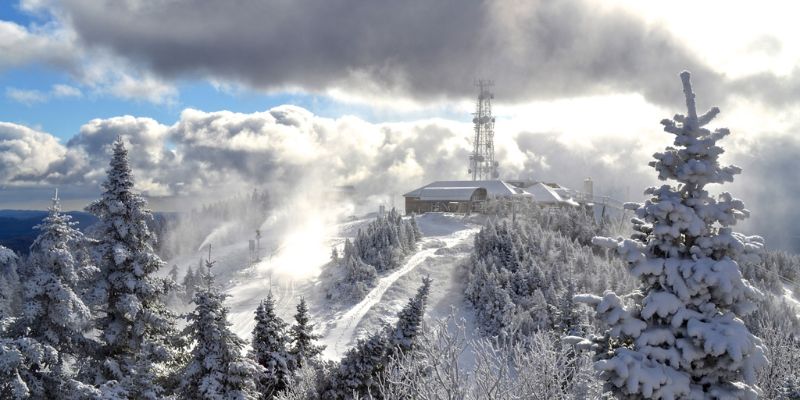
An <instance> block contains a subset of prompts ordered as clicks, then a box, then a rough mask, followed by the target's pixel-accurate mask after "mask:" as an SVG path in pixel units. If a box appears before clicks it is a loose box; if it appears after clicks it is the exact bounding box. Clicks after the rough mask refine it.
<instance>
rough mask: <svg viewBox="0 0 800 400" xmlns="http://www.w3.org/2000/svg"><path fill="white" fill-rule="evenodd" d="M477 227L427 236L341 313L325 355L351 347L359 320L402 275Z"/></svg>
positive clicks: (333, 355) (328, 336)
mask: <svg viewBox="0 0 800 400" xmlns="http://www.w3.org/2000/svg"><path fill="white" fill-rule="evenodd" d="M475 232H476V230H474V229H467V230H461V231H457V232H455V233H454V234H453V235H451V236H448V237H431V238H424V239H422V241H421V242H420V247H421V248H423V250H420V251H419V252H417V253H416V254H414V255H412V256H411V257H409V258H408V260H406V262H405V264H403V266H402V267H401V268H400V269H398V270H396V271H394V272H392V273H391V274H389V275H387V276H385V277H383V278H381V279H380V280H379V281H378V284H377V285H376V286H375V287H374V288H373V289H372V290H371V291H370V292H369V293H368V294H367V295H366V296H365V297H364V299H363V300H361V302H360V303H358V304H356V305H355V306H353V308H351V309H350V311H348V312H346V313H345V314H343V315H342V316H340V317H339V318H338V319H337V320H336V322H335V326H334V327H333V328H332V329H331V330H330V331H328V332H327V334H326V335H325V337H326V339H327V342H328V347H327V348H326V349H325V354H324V356H325V358H328V359H337V358H340V357H341V356H342V355H343V354H344V352H345V351H346V350H347V349H348V348H349V347H350V346H351V344H352V342H353V341H354V340H355V339H356V337H355V333H356V328H357V327H358V324H359V322H361V319H362V318H364V316H365V315H366V314H367V312H369V310H370V309H372V307H373V306H375V305H376V304H378V302H380V301H381V299H382V298H383V294H384V293H385V292H386V290H387V289H389V287H391V286H392V285H393V284H394V283H395V282H396V281H397V280H398V279H399V278H401V277H402V276H403V275H405V274H407V273H408V272H410V271H412V270H413V269H414V268H416V267H417V266H419V265H420V264H422V263H423V262H424V261H425V260H427V259H428V257H435V256H436V255H435V253H436V251H437V250H439V249H440V248H443V247H452V246H453V245H455V244H457V243H459V242H461V241H463V240H465V239H467V238H469V237H471V236H472V235H473V234H474V233H475ZM437 241H438V242H443V243H444V246H437V247H434V248H425V247H426V245H430V244H432V243H433V242H437Z"/></svg>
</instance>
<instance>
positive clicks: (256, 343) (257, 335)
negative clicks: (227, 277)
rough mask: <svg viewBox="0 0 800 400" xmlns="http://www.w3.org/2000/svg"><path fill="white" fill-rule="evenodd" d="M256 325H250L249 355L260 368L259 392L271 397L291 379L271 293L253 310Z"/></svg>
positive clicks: (282, 329) (284, 337)
mask: <svg viewBox="0 0 800 400" xmlns="http://www.w3.org/2000/svg"><path fill="white" fill-rule="evenodd" d="M255 319H256V326H255V328H253V343H252V346H253V351H252V358H253V359H254V360H255V362H256V363H258V364H259V365H260V366H261V367H263V368H264V376H263V378H262V379H261V380H260V381H259V391H260V392H261V393H262V394H263V395H264V397H265V398H267V399H272V398H273V397H274V396H275V395H276V394H278V393H280V392H282V391H283V390H285V389H286V387H287V386H288V385H289V382H290V381H291V378H292V370H291V368H292V363H291V356H290V355H289V348H288V345H289V336H288V335H287V333H286V328H287V325H286V322H284V321H283V320H282V319H281V318H280V317H278V316H277V315H275V300H274V299H273V298H272V292H271V291H270V292H269V294H267V298H266V299H264V300H263V301H262V302H261V304H259V305H258V308H257V309H256V318H255Z"/></svg>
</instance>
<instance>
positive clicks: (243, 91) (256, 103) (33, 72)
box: [0, 1, 469, 143]
mask: <svg viewBox="0 0 800 400" xmlns="http://www.w3.org/2000/svg"><path fill="white" fill-rule="evenodd" d="M0 21H10V22H13V23H16V24H18V25H20V26H23V27H27V28H29V29H34V28H35V27H37V26H43V25H45V24H48V23H52V22H53V18H52V17H51V16H49V14H47V13H44V12H38V13H31V12H25V11H23V10H21V9H20V7H19V5H18V4H17V3H16V2H11V1H3V2H0ZM55 85H67V86H69V87H72V88H76V89H78V90H79V91H80V95H75V96H63V97H59V96H54V95H52V91H53V88H54V86H55ZM169 85H170V86H171V88H172V89H174V90H175V94H174V96H170V97H169V98H168V99H166V100H165V101H162V102H153V101H148V100H147V99H126V98H121V97H119V96H115V95H113V94H110V93H107V92H104V91H103V90H100V89H98V88H96V87H91V86H87V85H85V84H82V83H81V82H80V81H78V80H77V79H75V77H74V76H72V75H71V74H70V73H69V72H67V71H64V70H63V69H60V68H57V67H52V66H48V65H46V64H45V63H37V62H33V63H29V64H26V65H23V66H18V67H14V68H9V69H6V70H2V69H0V121H5V122H11V123H15V124H19V125H24V126H28V127H31V128H33V129H36V130H40V131H43V132H47V133H50V134H52V135H54V136H55V137H57V138H59V139H60V140H61V142H62V143H65V142H66V141H67V140H69V138H71V137H72V136H74V135H75V134H76V133H77V132H78V131H79V130H80V127H81V126H82V125H83V124H85V123H86V122H88V121H90V120H92V119H95V118H110V117H114V116H121V115H133V116H137V117H148V118H152V119H155V120H156V121H158V122H160V123H162V124H165V125H171V124H173V123H175V122H176V121H177V120H178V119H179V116H180V113H181V111H182V110H184V109H186V108H195V109H199V110H204V111H218V110H230V111H235V112H242V113H250V112H256V111H264V110H268V109H270V108H272V107H275V106H278V105H283V104H292V105H297V106H300V107H303V108H305V109H307V110H309V111H311V112H313V113H314V114H316V115H319V116H323V117H334V118H335V117H339V116H341V115H345V114H347V115H356V116H358V117H360V118H363V119H365V120H367V121H371V122H377V121H378V120H381V119H387V118H388V119H390V120H409V119H413V118H420V117H432V116H443V114H444V116H448V117H452V118H454V119H459V120H467V119H468V118H469V115H459V114H456V113H453V112H449V111H443V110H441V109H430V110H425V109H417V110H415V111H413V112H404V111H397V110H389V111H387V110H381V109H378V108H374V107H370V106H369V105H366V104H364V103H357V104H353V103H347V102H342V101H337V100H336V99H333V98H332V97H330V96H327V95H324V94H311V93H306V92H300V91H297V92H292V93H285V92H284V93H274V92H273V93H268V92H264V91H260V90H257V89H251V88H249V87H247V86H245V85H235V86H234V88H233V89H224V88H220V87H219V86H218V85H217V86H215V85H214V84H212V83H211V82H210V81H208V80H204V79H185V78H184V79H177V80H173V81H171V82H169ZM229 86H230V85H229ZM12 92H28V93H35V94H37V95H40V96H42V99H40V100H33V101H20V100H19V99H17V98H15V97H14V96H13V95H12Z"/></svg>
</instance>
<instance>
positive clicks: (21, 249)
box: [0, 210, 177, 255]
mask: <svg viewBox="0 0 800 400" xmlns="http://www.w3.org/2000/svg"><path fill="white" fill-rule="evenodd" d="M66 214H69V215H70V216H71V217H72V221H74V222H77V223H78V224H77V228H78V229H80V230H81V231H82V232H86V228H88V227H90V226H92V225H93V224H94V223H95V222H97V217H95V216H94V215H92V214H89V213H87V212H84V211H68V212H67V213H66ZM153 215H154V216H155V219H156V220H157V221H159V222H163V221H164V220H165V219H170V218H175V216H176V215H177V214H176V213H159V212H155V213H153ZM46 216H47V211H45V210H0V245H2V246H5V247H8V248H9V249H11V250H13V251H14V252H15V253H17V254H21V255H24V254H28V251H29V250H30V247H31V244H33V241H34V240H35V239H36V236H38V235H39V231H38V230H37V229H35V228H34V227H35V226H36V225H39V224H40V223H41V222H42V220H43V219H44V217H46ZM159 225H160V226H162V227H163V223H162V224H159ZM151 228H152V227H151Z"/></svg>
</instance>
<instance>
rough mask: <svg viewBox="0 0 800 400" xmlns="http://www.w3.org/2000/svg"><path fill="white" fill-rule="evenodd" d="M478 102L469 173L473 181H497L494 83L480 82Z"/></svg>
mask: <svg viewBox="0 0 800 400" xmlns="http://www.w3.org/2000/svg"><path fill="white" fill-rule="evenodd" d="M475 86H477V87H478V90H479V92H478V102H477V105H476V110H475V113H474V114H472V115H473V118H472V122H473V123H474V124H475V138H474V140H473V143H472V144H473V150H472V154H471V155H470V156H469V173H471V174H472V180H473V181H485V180H491V179H497V177H498V176H499V174H498V172H497V166H498V163H497V161H495V160H494V117H493V116H492V99H494V93H493V92H492V90H491V88H492V87H493V86H494V82H492V81H489V80H479V81H478V82H477V83H476V84H475Z"/></svg>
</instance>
